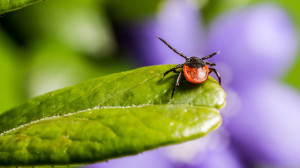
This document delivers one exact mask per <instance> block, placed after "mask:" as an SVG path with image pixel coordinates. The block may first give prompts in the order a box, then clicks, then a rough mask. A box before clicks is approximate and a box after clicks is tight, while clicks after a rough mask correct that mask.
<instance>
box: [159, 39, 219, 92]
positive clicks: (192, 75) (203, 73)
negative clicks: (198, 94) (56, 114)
mask: <svg viewBox="0 0 300 168" xmlns="http://www.w3.org/2000/svg"><path fill="white" fill-rule="evenodd" d="M157 38H158V39H160V40H161V41H162V42H163V43H165V44H166V45H167V46H168V47H169V48H170V49H171V50H173V51H174V52H175V53H176V54H178V55H180V56H181V57H183V58H185V62H184V63H183V64H178V65H176V66H175V67H174V68H172V69H170V70H168V71H166V72H165V73H164V76H166V75H167V74H168V73H170V72H174V73H178V77H177V80H176V82H175V84H174V87H173V91H172V95H171V98H173V96H174V93H175V90H176V87H177V86H179V83H180V80H181V78H182V74H183V75H184V77H185V79H186V80H187V81H189V82H191V83H195V84H199V83H203V82H205V81H206V79H207V77H208V75H209V74H210V73H211V72H214V73H215V74H216V75H217V77H218V80H219V84H220V85H221V77H220V74H219V73H218V71H217V70H216V69H214V68H211V67H212V66H215V65H216V64H215V63H210V62H205V61H203V60H206V59H208V58H210V57H213V56H214V55H216V54H218V53H219V52H215V53H212V54H210V55H208V56H206V57H202V58H198V57H190V58H188V57H186V56H185V55H183V54H182V53H179V52H178V51H177V50H175V49H174V48H173V47H171V46H170V45H169V44H168V43H167V42H166V41H165V40H163V39H162V38H160V37H157ZM178 69H181V70H180V71H177V70H178Z"/></svg>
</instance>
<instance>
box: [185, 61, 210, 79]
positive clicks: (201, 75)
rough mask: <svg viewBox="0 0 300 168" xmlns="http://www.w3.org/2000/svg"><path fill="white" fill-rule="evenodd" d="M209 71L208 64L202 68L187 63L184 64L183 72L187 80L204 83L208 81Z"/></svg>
mask: <svg viewBox="0 0 300 168" xmlns="http://www.w3.org/2000/svg"><path fill="white" fill-rule="evenodd" d="M208 73H209V68H208V66H207V65H205V66H203V67H202V68H191V67H189V66H187V65H183V74H184V77H185V79H186V80H188V81H189V82H191V83H203V82H204V81H206V79H207V77H208Z"/></svg>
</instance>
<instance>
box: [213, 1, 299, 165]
mask: <svg viewBox="0 0 300 168" xmlns="http://www.w3.org/2000/svg"><path fill="white" fill-rule="evenodd" d="M297 45H298V43H297V34H296V30H295V28H294V25H293V24H292V22H291V20H290V19H289V17H288V16H287V15H286V13H285V12H284V11H283V10H281V9H280V8H279V7H277V6H274V5H271V4H263V5H258V6H253V7H250V8H249V9H247V10H245V11H237V12H233V13H230V14H228V15H226V16H223V17H221V18H219V19H218V20H217V21H216V22H215V23H214V24H212V26H211V28H210V33H209V46H210V50H212V51H214V50H216V49H217V50H221V51H222V55H221V56H220V57H215V58H214V61H216V62H221V63H222V64H221V65H223V66H224V67H225V70H226V71H224V72H225V76H224V75H223V78H225V79H226V75H228V76H230V77H231V81H228V82H227V83H228V84H229V86H230V87H231V88H232V89H233V90H235V91H236V92H237V93H238V94H237V97H239V98H240V101H239V102H237V101H232V99H227V102H228V105H229V106H230V107H232V108H240V109H239V110H238V113H237V114H236V115H235V116H233V117H232V118H229V119H227V120H226V121H225V125H226V126H227V128H228V129H229V132H230V134H231V136H232V138H231V140H232V145H233V147H235V148H236V149H237V150H238V151H239V153H240V155H242V156H243V158H244V161H246V163H248V164H249V165H256V166H262V165H264V166H272V167H273V166H280V167H291V166H299V165H300V157H299V156H300V134H299V133H298V132H299V129H300V123H299V118H300V113H299V110H298V109H299V108H300V105H299V103H297V102H300V96H299V94H297V93H296V91H293V90H291V89H289V88H287V87H286V86H284V85H283V84H280V83H279V82H278V81H276V78H274V77H277V76H279V75H282V74H283V73H284V72H286V70H288V68H289V66H290V64H291V63H292V61H293V59H294V57H295V55H296V52H297ZM221 68H222V67H221ZM221 72H222V71H221ZM226 90H229V89H228V87H227V89H226ZM233 98H234V97H233ZM237 106H238V107H237ZM228 110H230V108H227V109H224V111H223V112H224V115H225V116H226V113H227V111H228ZM228 112H230V111H228ZM225 119H226V118H225Z"/></svg>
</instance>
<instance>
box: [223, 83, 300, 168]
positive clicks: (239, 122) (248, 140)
mask: <svg viewBox="0 0 300 168" xmlns="http://www.w3.org/2000/svg"><path fill="white" fill-rule="evenodd" d="M257 82H258V84H256V85H246V86H245V89H244V90H243V91H240V92H239V95H240V97H241V100H242V110H241V111H240V113H238V114H237V115H235V116H234V117H232V118H230V119H229V121H228V122H227V124H226V125H227V128H228V130H229V132H230V134H231V140H232V143H233V145H234V147H236V149H237V150H238V151H239V153H240V154H242V155H243V158H246V161H247V162H249V163H251V164H254V165H268V166H272V167H274V166H279V167H298V166H299V165H300V157H299V156H300V134H299V129H300V122H299V119H300V113H299V109H300V104H299V102H300V95H299V94H298V93H297V92H296V91H295V90H292V89H290V88H289V87H287V86H285V85H283V84H280V83H279V82H277V81H274V80H271V79H269V80H268V79H262V80H261V81H257ZM225 113H226V112H225Z"/></svg>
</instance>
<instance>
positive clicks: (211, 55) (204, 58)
mask: <svg viewBox="0 0 300 168" xmlns="http://www.w3.org/2000/svg"><path fill="white" fill-rule="evenodd" d="M219 53H220V51H219V52H214V53H212V54H210V55H208V56H206V57H202V58H201V59H202V60H206V59H208V58H210V57H213V56H214V55H216V54H219Z"/></svg>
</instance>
